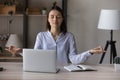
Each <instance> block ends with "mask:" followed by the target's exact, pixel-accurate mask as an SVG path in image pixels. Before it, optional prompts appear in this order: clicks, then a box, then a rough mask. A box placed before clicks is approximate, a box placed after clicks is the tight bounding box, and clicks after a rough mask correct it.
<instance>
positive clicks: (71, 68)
mask: <svg viewBox="0 0 120 80" xmlns="http://www.w3.org/2000/svg"><path fill="white" fill-rule="evenodd" d="M64 69H66V70H68V71H71V72H77V71H96V70H97V69H95V68H93V67H92V66H88V65H73V64H71V65H68V66H64Z"/></svg>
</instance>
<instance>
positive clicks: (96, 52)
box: [89, 46, 105, 54]
mask: <svg viewBox="0 0 120 80" xmlns="http://www.w3.org/2000/svg"><path fill="white" fill-rule="evenodd" d="M89 52H90V53H92V54H100V53H103V52H105V51H104V50H103V48H102V47H101V46H98V47H96V48H93V49H91V50H89Z"/></svg>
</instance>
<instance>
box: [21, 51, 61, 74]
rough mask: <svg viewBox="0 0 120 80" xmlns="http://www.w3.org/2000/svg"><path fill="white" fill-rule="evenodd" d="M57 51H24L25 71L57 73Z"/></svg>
mask: <svg viewBox="0 0 120 80" xmlns="http://www.w3.org/2000/svg"><path fill="white" fill-rule="evenodd" d="M56 55H57V54H56V50H41V49H23V71H30V72H51V73H57V72H58V71H59V70H58V69H57V65H56Z"/></svg>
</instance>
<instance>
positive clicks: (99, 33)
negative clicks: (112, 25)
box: [68, 0, 120, 63]
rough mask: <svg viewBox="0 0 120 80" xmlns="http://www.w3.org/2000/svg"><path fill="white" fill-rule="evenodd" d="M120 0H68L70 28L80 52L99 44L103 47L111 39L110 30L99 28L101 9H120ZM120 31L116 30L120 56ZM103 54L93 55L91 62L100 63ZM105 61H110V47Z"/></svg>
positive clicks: (115, 34) (115, 38)
mask: <svg viewBox="0 0 120 80" xmlns="http://www.w3.org/2000/svg"><path fill="white" fill-rule="evenodd" d="M119 3H120V0H68V30H69V31H70V32H72V33H73V34H74V35H75V38H76V45H77V48H78V51H79V52H83V51H86V50H88V49H91V48H94V47H96V46H98V45H102V46H103V47H104V46H105V44H106V40H109V39H110V32H109V31H106V30H99V29H97V25H98V20H99V14H100V10H101V9H118V10H120V4H119ZM119 34H120V31H114V40H116V41H117V43H116V48H117V53H118V55H119V56H120V51H119V48H120V35H119ZM100 58H101V55H93V56H91V57H90V58H89V60H88V62H89V63H99V60H100ZM103 63H109V49H108V50H107V53H106V56H105V58H104V61H103Z"/></svg>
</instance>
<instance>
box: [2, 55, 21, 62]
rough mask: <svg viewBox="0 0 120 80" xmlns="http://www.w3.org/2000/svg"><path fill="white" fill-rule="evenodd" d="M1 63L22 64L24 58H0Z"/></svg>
mask: <svg viewBox="0 0 120 80" xmlns="http://www.w3.org/2000/svg"><path fill="white" fill-rule="evenodd" d="M0 62H22V57H12V56H0Z"/></svg>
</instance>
